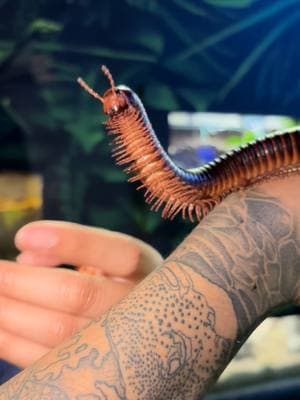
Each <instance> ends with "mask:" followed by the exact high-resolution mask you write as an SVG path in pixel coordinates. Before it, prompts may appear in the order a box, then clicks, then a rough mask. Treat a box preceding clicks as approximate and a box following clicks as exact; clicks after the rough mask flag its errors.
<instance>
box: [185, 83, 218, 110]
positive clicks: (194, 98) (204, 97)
mask: <svg viewBox="0 0 300 400" xmlns="http://www.w3.org/2000/svg"><path fill="white" fill-rule="evenodd" d="M178 94H179V95H180V96H181V97H183V99H184V100H185V101H186V102H187V103H189V104H190V105H191V106H192V107H193V108H194V109H195V110H197V111H206V110H207V109H208V108H209V106H210V105H211V103H212V102H213V101H214V99H215V97H216V94H215V92H213V91H206V90H200V89H190V88H189V87H186V88H180V89H178Z"/></svg>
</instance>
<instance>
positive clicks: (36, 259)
mask: <svg viewBox="0 0 300 400" xmlns="http://www.w3.org/2000/svg"><path fill="white" fill-rule="evenodd" d="M16 261H17V262H18V263H20V264H26V265H32V266H37V267H40V266H41V265H42V266H43V267H55V266H57V265H59V264H61V260H60V259H59V258H58V257H54V256H52V257H51V256H47V255H44V254H39V253H36V252H33V251H28V250H27V251H26V250H25V251H23V252H22V253H20V254H19V255H18V256H17V257H16Z"/></svg>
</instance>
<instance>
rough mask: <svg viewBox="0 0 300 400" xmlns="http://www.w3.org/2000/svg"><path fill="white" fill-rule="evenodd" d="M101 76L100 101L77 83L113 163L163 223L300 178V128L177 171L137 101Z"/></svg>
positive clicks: (191, 216) (199, 216) (192, 216)
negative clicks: (98, 105)
mask: <svg viewBox="0 0 300 400" xmlns="http://www.w3.org/2000/svg"><path fill="white" fill-rule="evenodd" d="M102 71H103V72H104V74H105V75H106V76H107V78H108V79H109V82H110V85H111V88H110V89H108V90H107V91H106V92H105V93H104V95H103V96H100V95H99V94H97V93H96V92H95V91H94V90H93V89H91V88H90V87H89V86H88V85H87V84H86V83H85V82H84V81H83V80H82V79H81V78H79V79H78V82H79V83H80V84H81V86H83V88H84V89H85V90H87V91H88V92H89V93H90V94H91V95H92V96H93V97H95V98H97V99H98V100H100V101H101V102H102V103H103V109H104V112H105V113H106V114H107V115H108V120H107V122H106V127H107V130H108V132H109V134H111V135H112V136H113V139H112V140H113V143H114V145H115V148H114V151H113V156H114V158H115V160H116V163H117V164H118V165H121V166H124V168H125V172H127V173H128V174H130V175H131V177H130V179H129V181H130V182H134V181H140V182H141V185H140V186H139V188H144V189H145V198H146V202H147V203H149V204H150V205H151V208H152V209H154V210H158V209H159V208H161V207H163V210H162V216H163V217H164V218H171V219H172V218H174V217H175V216H176V215H177V214H178V213H181V214H182V216H183V218H185V217H189V219H190V220H191V221H193V220H194V219H195V217H196V219H197V220H198V221H200V220H201V219H202V218H203V217H204V216H205V215H206V214H207V213H208V212H209V211H210V210H211V209H212V208H213V207H214V206H215V205H216V204H218V203H220V202H221V201H222V199H224V198H225V197H226V196H227V195H228V194H230V193H232V192H234V191H237V190H240V189H243V188H247V187H249V186H251V185H254V184H256V183H259V182H264V181H266V180H268V179H270V178H273V177H280V176H288V175H291V174H296V173H300V128H299V129H297V128H294V129H291V130H286V131H282V132H277V133H275V134H273V135H272V136H267V137H266V138H264V139H261V140H257V141H255V142H252V143H249V144H248V145H245V146H242V147H240V148H238V149H236V150H233V151H231V152H229V153H227V154H225V155H223V156H221V157H220V158H217V159H215V160H214V161H212V162H210V163H208V164H206V165H204V166H201V167H199V168H196V169H192V170H186V169H183V168H180V167H178V166H177V165H175V163H174V162H173V161H172V160H171V158H170V157H169V156H168V154H167V153H166V152H165V151H164V149H163V148H162V146H161V145H160V143H159V141H158V139H157V136H156V135H155V132H154V130H153V128H152V126H151V123H150V121H149V119H148V116H147V114H146V111H145V109H144V107H143V104H142V102H141V100H140V99H139V98H138V96H137V95H136V94H135V93H134V92H133V91H132V90H131V89H129V88H127V87H126V86H115V83H114V80H113V78H112V76H111V74H110V72H109V71H108V69H107V68H106V67H104V66H103V67H102Z"/></svg>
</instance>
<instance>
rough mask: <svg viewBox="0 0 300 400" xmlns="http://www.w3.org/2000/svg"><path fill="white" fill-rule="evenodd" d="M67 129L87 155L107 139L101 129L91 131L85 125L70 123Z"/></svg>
mask: <svg viewBox="0 0 300 400" xmlns="http://www.w3.org/2000/svg"><path fill="white" fill-rule="evenodd" d="M65 129H66V130H67V131H68V132H69V134H70V135H71V136H72V137H74V138H75V139H76V141H77V143H78V144H79V145H80V146H81V148H82V149H83V150H84V152H85V153H90V152H91V151H92V150H93V149H94V148H95V146H96V145H98V144H99V143H101V142H102V140H103V139H104V138H105V135H104V132H102V131H101V130H100V129H99V130H96V131H92V130H89V129H88V128H87V127H86V126H85V125H84V123H78V122H69V123H68V124H66V125H65Z"/></svg>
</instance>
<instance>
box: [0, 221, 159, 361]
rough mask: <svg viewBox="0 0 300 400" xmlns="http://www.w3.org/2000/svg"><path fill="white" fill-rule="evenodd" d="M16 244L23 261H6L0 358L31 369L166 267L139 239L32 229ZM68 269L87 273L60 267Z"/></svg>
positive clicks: (0, 292) (73, 228)
mask: <svg viewBox="0 0 300 400" xmlns="http://www.w3.org/2000/svg"><path fill="white" fill-rule="evenodd" d="M16 245H17V247H18V248H19V250H20V255H19V256H18V257H17V260H18V262H17V263H16V262H7V261H0V358H1V359H5V360H6V361H9V362H11V363H13V364H16V365H18V366H20V367H23V368H24V367H27V366H28V365H30V364H32V363H33V362H35V361H36V360H38V359H39V358H40V357H41V356H43V355H44V354H46V353H47V352H48V351H49V350H50V349H51V348H53V347H54V346H57V345H58V344H59V343H60V342H62V341H63V340H64V339H65V338H66V337H68V336H71V335H72V334H74V333H75V332H77V331H78V330H79V329H80V328H82V327H83V326H84V325H86V324H87V323H88V322H89V321H90V320H91V319H92V318H96V317H98V316H99V315H101V314H103V313H104V312H105V311H106V310H107V309H108V308H109V307H110V306H111V305H112V304H115V303H117V302H118V301H119V300H120V299H121V298H122V297H124V296H125V295H126V294H127V293H128V292H129V291H130V290H131V289H132V288H133V287H134V286H135V285H136V284H137V282H139V281H140V280H141V279H142V278H144V277H145V275H146V274H147V273H149V270H152V269H153V268H154V267H155V265H157V263H160V262H161V260H162V258H161V256H160V255H159V253H158V252H157V251H156V250H154V249H153V248H152V247H151V246H149V245H147V244H146V243H144V242H142V241H140V240H138V239H135V238H133V237H131V236H128V235H125V234H122V233H118V232H112V231H108V230H105V229H100V228H90V227H85V226H82V225H78V224H73V223H67V222H58V221H38V222H33V223H30V224H27V225H26V226H24V227H22V228H21V229H20V230H19V231H18V233H17V235H16ZM60 264H71V265H73V266H75V267H76V268H78V269H79V270H80V272H77V271H71V270H67V269H64V268H59V269H57V268H53V267H55V266H57V265H60ZM46 266H47V267H48V268H45V267H46ZM82 270H84V271H88V272H89V271H92V272H93V276H91V275H90V274H88V273H82Z"/></svg>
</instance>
